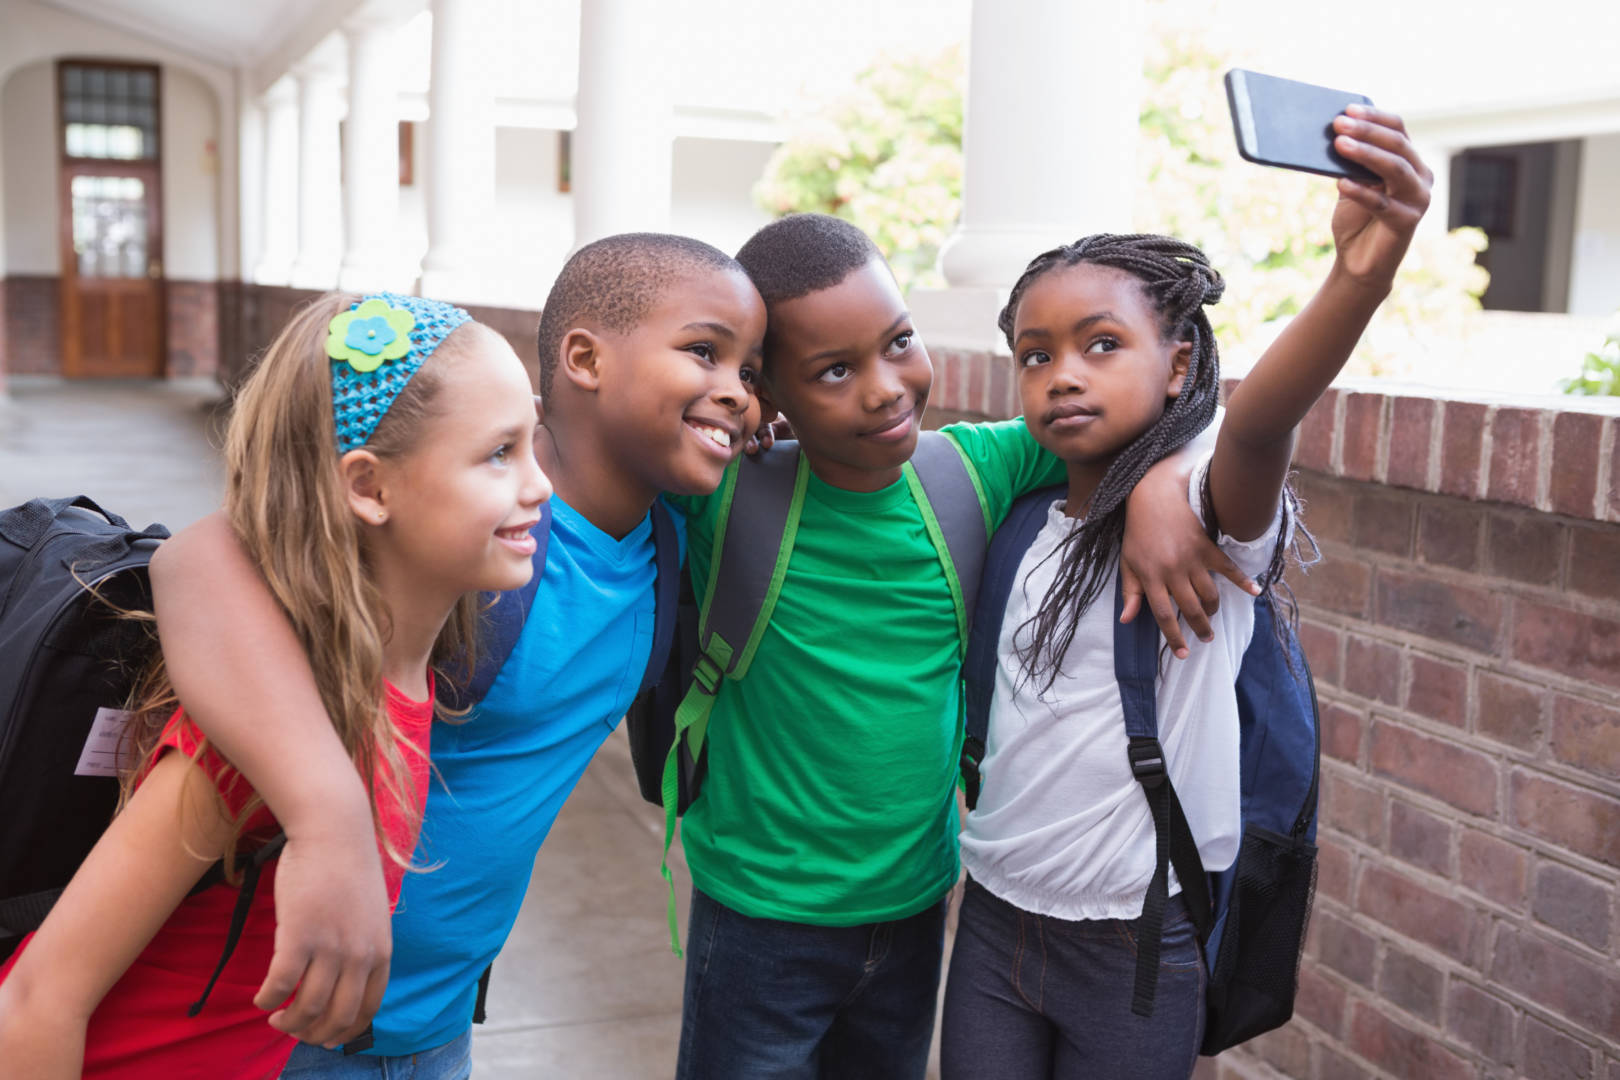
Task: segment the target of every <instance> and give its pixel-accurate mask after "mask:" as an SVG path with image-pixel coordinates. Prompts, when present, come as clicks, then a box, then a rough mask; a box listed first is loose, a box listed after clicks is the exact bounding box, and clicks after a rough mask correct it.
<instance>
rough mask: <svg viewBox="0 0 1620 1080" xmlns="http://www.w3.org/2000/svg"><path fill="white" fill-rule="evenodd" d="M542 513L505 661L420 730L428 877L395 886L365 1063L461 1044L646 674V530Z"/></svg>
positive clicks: (567, 510) (422, 853)
mask: <svg viewBox="0 0 1620 1080" xmlns="http://www.w3.org/2000/svg"><path fill="white" fill-rule="evenodd" d="M551 506H552V523H551V542H550V549H549V550H548V551H547V553H546V565H545V571H544V573H543V575H542V577H541V580H540V585H539V587H538V589H537V591H536V593H535V599H534V605H533V607H532V608H531V609H530V611H529V615H528V618H527V620H526V621H525V622H524V626H523V632H522V635H521V636H520V637H519V639H518V642H517V645H516V646H515V647H514V648H513V650H512V655H511V657H510V658H509V659H508V660H507V662H506V664H505V665H504V666H503V667H502V668H501V670H500V674H499V675H498V676H497V677H496V679H495V682H494V684H493V685H492V686H491V687H490V690H489V693H488V694H487V695H486V696H485V698H484V700H483V702H482V703H481V704H480V705H479V707H478V708H477V709H476V710H474V712H473V714H472V715H471V717H470V718H469V719H468V720H467V721H466V722H465V723H461V724H445V723H440V724H436V725H435V726H434V731H433V764H434V765H435V766H436V767H437V768H438V771H439V774H440V776H442V778H443V782H442V783H441V782H440V781H439V780H437V779H435V780H434V781H433V782H432V783H431V784H430V786H429V789H428V800H427V812H426V815H425V817H424V819H423V822H422V836H421V841H420V842H419V844H418V845H417V849H416V862H417V864H418V865H423V866H435V867H436V869H434V870H431V871H429V872H426V873H413V874H407V875H406V878H405V885H404V888H403V889H402V891H401V893H400V899H399V906H398V908H397V910H396V911H395V914H394V958H393V967H392V971H391V974H390V976H389V980H388V990H387V993H386V994H385V995H384V997H383V1002H382V1009H381V1011H380V1012H378V1013H377V1016H376V1019H375V1020H374V1021H373V1031H374V1033H375V1038H376V1042H375V1045H374V1047H373V1049H372V1050H371V1051H370V1052H371V1053H373V1054H383V1055H390V1056H392V1055H403V1054H413V1053H419V1052H421V1051H424V1050H428V1049H432V1048H433V1047H436V1046H441V1045H443V1044H444V1043H447V1042H449V1041H450V1040H451V1039H454V1038H456V1037H457V1036H459V1035H461V1034H462V1033H463V1032H464V1031H466V1030H467V1025H468V1024H469V1023H470V1022H471V1019H472V1012H473V1002H474V998H475V997H476V993H477V983H478V977H479V976H480V975H481V974H482V973H483V971H484V969H485V968H486V967H487V966H489V964H490V963H491V962H492V961H493V960H494V958H495V956H496V954H497V953H499V952H500V950H501V946H502V945H504V944H505V943H506V938H507V935H508V934H509V933H511V930H512V925H513V924H514V923H515V922H516V921H517V916H518V909H519V908H521V907H522V906H523V896H524V893H525V891H526V890H527V888H528V885H529V877H530V874H531V872H532V870H533V867H534V859H535V856H536V854H538V853H539V850H540V844H541V842H542V841H543V840H544V839H545V838H546V833H547V832H549V831H550V829H551V823H552V822H553V821H555V820H556V817H557V812H558V811H559V810H560V809H561V808H562V804H563V800H564V799H566V798H567V797H568V793H569V792H570V791H572V790H573V789H574V785H575V784H577V783H578V782H579V778H580V776H581V775H582V774H583V773H584V772H585V766H586V765H587V764H588V763H589V762H590V759H591V756H592V755H593V754H595V753H596V751H597V749H598V748H599V747H600V746H601V745H602V743H603V741H604V740H605V739H606V738H607V737H608V734H609V733H610V732H612V731H613V729H614V727H615V726H617V725H618V723H619V720H620V718H622V717H623V716H624V713H625V710H626V709H627V708H629V706H630V702H631V700H632V699H633V698H634V697H635V695H636V691H637V689H639V687H640V685H641V678H642V675H643V673H644V672H645V671H646V667H647V660H648V656H649V654H650V653H651V651H652V639H653V597H654V591H653V584H654V578H655V576H656V567H655V563H654V558H653V540H652V521H651V517H650V516H649V517H646V518H643V519H642V521H641V523H640V524H639V525H637V526H636V528H635V529H634V530H632V531H631V532H630V534H629V535H628V536H626V537H624V539H622V540H616V539H614V538H613V537H611V536H609V535H608V534H607V533H604V532H603V531H602V530H600V529H598V528H597V527H596V526H594V525H592V524H591V523H590V522H589V521H587V520H585V518H583V517H582V516H580V514H579V513H578V512H577V511H575V510H574V509H573V508H572V507H570V506H568V505H567V504H566V503H564V502H563V501H562V500H561V499H556V498H554V499H552V503H551ZM672 516H673V517H674V518H675V521H676V531H677V535H678V536H679V537H680V538H681V541H682V545H683V547H684V542H685V522H684V521H683V520H682V518H681V516H680V515H679V514H675V515H672Z"/></svg>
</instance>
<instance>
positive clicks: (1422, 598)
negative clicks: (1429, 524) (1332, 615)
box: [1347, 570, 1502, 652]
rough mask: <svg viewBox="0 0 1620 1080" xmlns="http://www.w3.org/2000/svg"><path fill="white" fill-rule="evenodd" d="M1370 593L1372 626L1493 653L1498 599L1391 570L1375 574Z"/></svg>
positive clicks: (1499, 615) (1499, 620) (1499, 608)
mask: <svg viewBox="0 0 1620 1080" xmlns="http://www.w3.org/2000/svg"><path fill="white" fill-rule="evenodd" d="M1376 592H1377V608H1378V621H1379V622H1380V623H1383V624H1384V625H1385V626H1393V627H1396V628H1398V629H1401V630H1410V631H1412V632H1413V633H1415V634H1422V635H1423V636H1424V637H1427V638H1432V639H1434V640H1436V641H1445V642H1450V643H1451V644H1454V645H1461V646H1463V647H1464V648H1467V649H1474V650H1477V651H1479V652H1490V651H1492V650H1493V649H1494V648H1495V645H1496V639H1497V632H1498V631H1499V630H1500V628H1501V625H1502V597H1501V596H1500V595H1498V594H1495V593H1491V592H1486V591H1485V590H1483V589H1475V588H1470V587H1469V586H1466V585H1453V584H1450V583H1448V582H1444V581H1438V580H1436V579H1435V578H1433V577H1430V576H1428V575H1425V574H1407V573H1401V572H1399V571H1395V570H1380V571H1379V572H1378V581H1377V587H1376ZM1347 614H1349V613H1347Z"/></svg>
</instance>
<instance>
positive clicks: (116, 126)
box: [58, 61, 167, 378]
mask: <svg viewBox="0 0 1620 1080" xmlns="http://www.w3.org/2000/svg"><path fill="white" fill-rule="evenodd" d="M58 72H59V79H58V85H59V87H60V88H61V97H60V101H61V109H60V112H59V115H60V116H61V118H62V124H61V128H62V135H63V138H62V143H61V145H62V147H63V152H62V165H61V192H60V197H61V220H60V227H59V231H60V236H61V249H62V277H61V341H62V373H63V374H64V375H66V376H68V377H70V378H85V377H97V376H103V377H105V376H124V377H129V376H160V375H162V374H163V371H164V344H165V341H166V339H167V335H166V333H165V328H164V289H163V223H162V180H163V177H162V166H161V164H160V162H159V158H158V153H157V114H158V106H157V89H156V88H157V69H156V68H151V67H144V66H138V65H128V64H98V63H93V62H89V61H63V62H62V63H61V64H59V65H58ZM131 86H134V87H135V88H136V89H135V90H134V91H131V90H130V87H131Z"/></svg>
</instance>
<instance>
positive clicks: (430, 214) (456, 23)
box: [419, 0, 589, 300]
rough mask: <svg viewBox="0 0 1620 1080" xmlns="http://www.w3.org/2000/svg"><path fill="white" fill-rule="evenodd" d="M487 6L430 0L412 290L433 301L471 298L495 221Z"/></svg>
mask: <svg viewBox="0 0 1620 1080" xmlns="http://www.w3.org/2000/svg"><path fill="white" fill-rule="evenodd" d="M586 6H587V7H588V6H589V5H588V4H587V5H586ZM488 7H489V5H488V4H487V3H486V2H484V0H433V59H432V64H433V73H432V83H431V85H430V86H429V88H428V125H427V143H428V145H427V170H426V171H427V226H428V250H427V254H426V255H425V256H423V258H422V276H421V279H420V282H419V289H420V291H421V294H422V295H423V296H431V297H434V298H435V299H441V300H476V299H478V298H479V295H478V294H479V293H480V292H481V290H482V285H481V282H482V279H483V274H482V273H481V266H482V262H481V260H482V259H486V258H487V252H485V251H483V250H481V249H483V248H484V240H485V238H486V237H487V236H488V233H489V230H490V229H491V227H492V225H493V222H494V218H495V121H494V118H493V116H492V113H493V110H494V105H495V88H494V81H493V78H494V65H493V64H492V63H491V61H490V56H491V50H490V49H489V48H488V47H487V44H488V39H489V36H490V35H492V34H496V33H499V32H500V20H499V19H498V18H496V17H495V13H494V12H492V11H489V10H487V9H488Z"/></svg>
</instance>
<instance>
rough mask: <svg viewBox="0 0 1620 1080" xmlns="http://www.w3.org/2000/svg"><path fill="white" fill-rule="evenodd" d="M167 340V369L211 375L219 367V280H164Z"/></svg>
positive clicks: (175, 373) (174, 372)
mask: <svg viewBox="0 0 1620 1080" xmlns="http://www.w3.org/2000/svg"><path fill="white" fill-rule="evenodd" d="M164 302H165V307H166V308H167V310H168V318H167V320H166V327H167V334H168V341H167V342H166V347H167V356H166V365H165V371H166V373H167V374H168V375H169V376H170V377H171V378H172V377H175V376H181V375H212V374H214V372H216V371H217V370H218V369H219V283H218V282H214V281H177V280H175V279H174V278H170V279H168V280H167V281H166V282H165V283H164Z"/></svg>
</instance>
